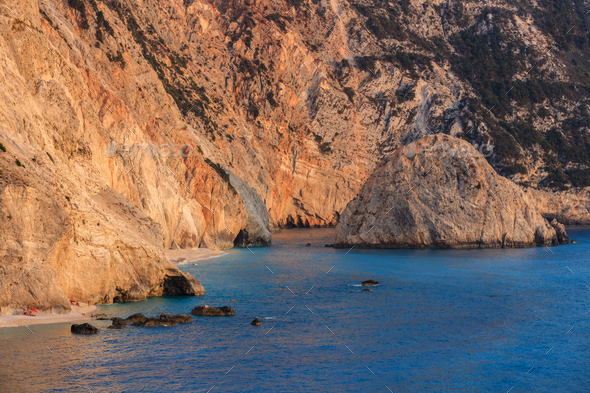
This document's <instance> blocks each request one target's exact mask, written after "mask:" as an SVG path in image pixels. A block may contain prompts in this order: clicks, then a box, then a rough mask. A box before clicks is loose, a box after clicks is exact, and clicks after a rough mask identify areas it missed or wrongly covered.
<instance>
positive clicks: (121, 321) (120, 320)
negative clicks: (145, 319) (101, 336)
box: [110, 314, 143, 325]
mask: <svg viewBox="0 0 590 393" xmlns="http://www.w3.org/2000/svg"><path fill="white" fill-rule="evenodd" d="M134 315H137V314H134ZM141 315H143V314H141ZM110 320H111V322H112V323H113V325H126V324H127V321H126V320H125V319H123V318H119V317H113V318H110Z"/></svg>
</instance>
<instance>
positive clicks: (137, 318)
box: [124, 312, 147, 323]
mask: <svg viewBox="0 0 590 393" xmlns="http://www.w3.org/2000/svg"><path fill="white" fill-rule="evenodd" d="M146 319H147V317H146V316H145V315H143V314H142V313H140V312H139V313H136V314H133V315H130V316H128V317H127V318H125V320H124V321H125V323H129V322H131V323H136V322H143V321H145V320H146Z"/></svg>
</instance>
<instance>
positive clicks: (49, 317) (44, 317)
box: [0, 248, 227, 328]
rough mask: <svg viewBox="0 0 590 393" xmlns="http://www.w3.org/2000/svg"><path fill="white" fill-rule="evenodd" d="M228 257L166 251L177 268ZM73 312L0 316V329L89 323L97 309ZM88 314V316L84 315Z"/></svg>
mask: <svg viewBox="0 0 590 393" xmlns="http://www.w3.org/2000/svg"><path fill="white" fill-rule="evenodd" d="M224 255H227V253H226V252H223V251H220V250H212V249H209V248H196V249H179V250H166V256H167V257H168V260H170V262H171V263H173V264H174V265H175V266H180V265H187V264H188V263H192V262H196V261H200V260H204V259H211V258H218V257H221V256H224ZM178 258H185V259H186V261H184V262H176V261H177V260H178ZM71 308H72V310H71V311H70V313H69V314H52V313H47V314H44V313H39V314H37V315H35V316H29V315H23V314H16V315H3V316H0V328H9V327H22V326H29V325H45V324H50V323H64V322H68V323H69V322H89V321H92V320H94V318H92V317H91V316H90V315H91V314H92V313H93V312H95V311H96V309H97V307H96V306H94V305H90V306H89V305H87V304H86V303H82V302H80V306H71ZM84 314H86V315H84Z"/></svg>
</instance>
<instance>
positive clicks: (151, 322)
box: [133, 318, 178, 327]
mask: <svg viewBox="0 0 590 393" xmlns="http://www.w3.org/2000/svg"><path fill="white" fill-rule="evenodd" d="M176 325H178V322H177V321H172V320H164V319H160V318H148V319H146V320H145V321H138V322H135V323H133V326H140V327H150V326H176Z"/></svg>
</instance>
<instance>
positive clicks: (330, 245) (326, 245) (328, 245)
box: [324, 243, 334, 247]
mask: <svg viewBox="0 0 590 393" xmlns="http://www.w3.org/2000/svg"><path fill="white" fill-rule="evenodd" d="M324 247H334V243H332V244H325V245H324Z"/></svg>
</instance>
